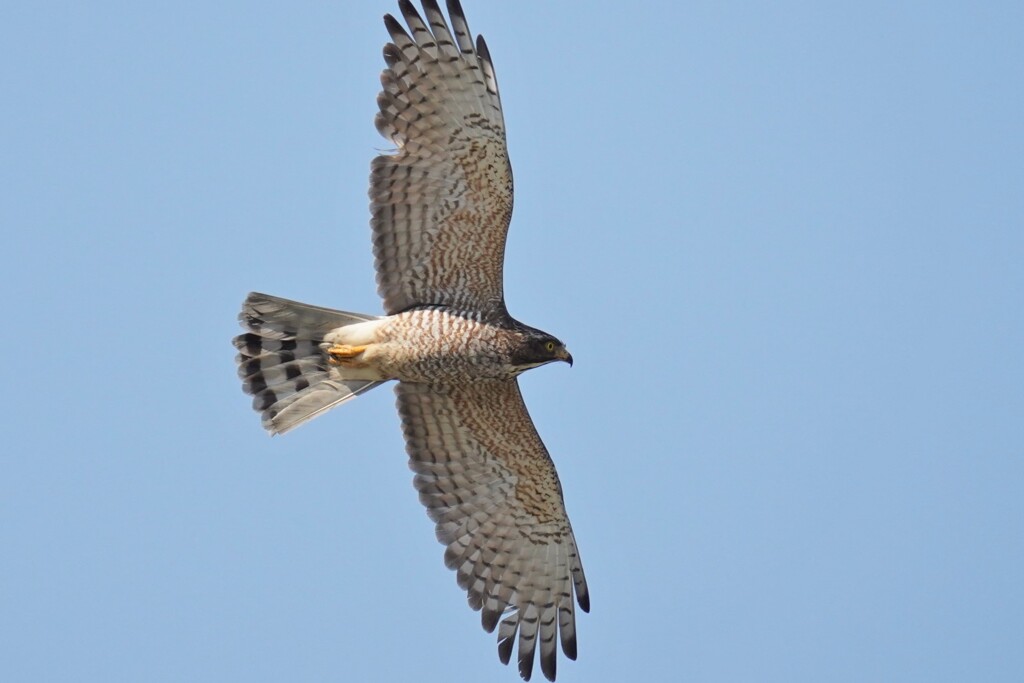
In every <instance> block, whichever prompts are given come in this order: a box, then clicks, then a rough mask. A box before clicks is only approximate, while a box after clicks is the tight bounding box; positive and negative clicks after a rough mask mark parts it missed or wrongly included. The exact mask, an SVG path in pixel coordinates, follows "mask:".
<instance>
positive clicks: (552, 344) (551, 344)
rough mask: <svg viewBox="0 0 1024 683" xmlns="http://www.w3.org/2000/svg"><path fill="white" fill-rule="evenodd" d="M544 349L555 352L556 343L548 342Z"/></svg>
mask: <svg viewBox="0 0 1024 683" xmlns="http://www.w3.org/2000/svg"><path fill="white" fill-rule="evenodd" d="M544 348H545V349H547V350H548V351H554V350H555V342H553V341H549V342H547V343H546V344H544Z"/></svg>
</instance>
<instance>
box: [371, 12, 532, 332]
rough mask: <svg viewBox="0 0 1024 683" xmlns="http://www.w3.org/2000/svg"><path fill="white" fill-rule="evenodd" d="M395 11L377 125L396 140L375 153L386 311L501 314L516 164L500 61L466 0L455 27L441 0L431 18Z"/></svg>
mask: <svg viewBox="0 0 1024 683" xmlns="http://www.w3.org/2000/svg"><path fill="white" fill-rule="evenodd" d="M399 5H400V8H401V13H402V17H403V19H404V20H405V22H406V24H407V25H408V27H409V30H408V31H407V30H406V29H405V28H404V27H403V26H402V24H401V23H399V21H398V20H397V19H395V18H394V17H392V16H391V15H388V16H386V17H385V19H384V22H385V25H386V27H387V29H388V33H389V34H390V35H391V42H390V43H389V44H388V45H386V46H385V48H384V59H385V62H386V63H387V65H388V68H387V69H385V70H384V72H383V73H382V74H381V87H382V90H381V93H380V95H379V96H378V98H377V103H378V105H379V108H380V112H379V113H378V115H377V120H376V124H377V129H378V130H379V131H380V133H381V135H383V136H384V137H386V138H388V139H389V140H391V141H392V142H394V143H395V145H396V146H397V147H398V149H397V151H396V152H395V153H393V154H382V155H380V156H378V157H377V158H376V159H374V160H373V163H372V165H371V172H370V210H371V214H372V218H371V225H372V228H373V250H374V256H375V263H376V269H377V286H378V291H379V292H380V295H381V297H382V298H383V299H384V310H385V311H386V312H387V313H388V314H393V313H398V312H401V311H403V310H406V309H408V308H410V307H412V306H416V305H446V306H451V307H452V308H455V309H458V310H474V311H481V312H483V313H485V314H490V315H493V316H500V315H504V314H505V304H504V300H503V296H504V295H503V289H502V264H503V261H504V255H505V238H506V235H507V233H508V227H509V221H510V220H511V216H512V169H511V167H510V165H509V160H508V150H507V148H506V144H505V124H504V120H503V118H502V112H501V101H500V98H499V96H498V86H497V81H496V79H495V77H494V68H493V66H492V65H491V61H490V56H489V54H488V53H487V50H486V46H485V45H484V44H483V43H482V42H478V46H477V47H474V46H473V42H472V40H471V38H470V35H471V34H470V33H469V26H468V25H467V24H466V18H465V15H464V14H463V12H462V8H461V7H460V6H459V4H458V2H449V3H448V10H449V14H450V15H451V18H452V24H453V25H454V26H455V29H454V33H453V32H452V30H451V29H450V28H449V26H448V23H447V22H446V21H445V19H444V15H443V14H442V12H441V10H440V8H439V7H438V6H437V3H436V2H433V1H432V0H427V1H426V2H424V3H423V6H424V13H425V14H426V17H427V19H426V20H424V19H423V18H422V17H421V15H420V14H419V12H417V11H416V8H415V7H413V5H412V3H411V2H409V1H408V0H401V1H400V2H399Z"/></svg>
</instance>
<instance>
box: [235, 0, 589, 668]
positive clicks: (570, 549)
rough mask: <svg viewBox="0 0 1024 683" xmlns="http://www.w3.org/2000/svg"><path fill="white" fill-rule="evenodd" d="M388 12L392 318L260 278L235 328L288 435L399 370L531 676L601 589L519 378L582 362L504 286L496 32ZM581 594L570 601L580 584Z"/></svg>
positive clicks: (450, 508)
mask: <svg viewBox="0 0 1024 683" xmlns="http://www.w3.org/2000/svg"><path fill="white" fill-rule="evenodd" d="M398 4H399V9H400V10H401V16H402V18H403V19H404V22H405V25H403V24H402V22H400V21H399V20H398V19H396V18H395V17H394V16H392V15H391V14H387V15H385V17H384V25H385V28H386V29H387V32H388V34H389V36H390V41H389V42H388V43H387V44H386V45H385V46H384V51H383V54H384V62H385V65H386V68H385V69H384V70H383V72H382V74H381V78H380V81H381V92H380V94H379V95H378V97H377V105H378V109H379V111H378V113H377V114H376V117H375V124H376V127H377V130H378V131H379V132H380V134H381V135H382V136H383V137H384V138H385V139H387V140H390V141H391V142H392V143H393V144H394V147H395V149H394V150H392V151H388V152H384V153H381V154H379V155H378V156H377V157H375V158H374V159H373V161H372V163H371V171H370V190H369V196H370V212H371V220H370V224H371V233H372V245H373V255H374V265H375V269H376V276H377V277H376V279H377V289H378V293H379V294H380V296H381V299H382V300H383V309H384V315H370V314H361V313H351V312H346V311H340V310H334V309H330V308H321V307H318V306H311V305H308V304H304V303H300V302H297V301H291V300H288V299H282V298H280V297H276V296H270V295H268V294H262V293H258V292H253V293H250V294H249V295H248V297H247V298H246V299H245V301H244V303H243V305H242V311H241V313H240V314H239V321H240V323H241V325H242V327H243V328H244V332H243V333H242V334H240V335H239V336H237V337H235V339H234V346H235V348H236V349H237V356H236V362H237V366H238V374H239V377H240V378H241V380H242V387H243V390H244V391H245V392H246V393H248V394H250V395H251V396H252V397H253V407H254V408H255V410H256V411H257V412H259V413H260V414H261V416H262V424H263V427H264V428H265V429H266V430H267V431H268V432H270V433H271V434H272V435H273V434H284V433H286V432H288V431H290V430H292V429H294V428H296V427H298V426H299V425H301V424H303V423H305V422H307V421H308V420H310V419H312V418H314V417H316V416H318V415H320V414H322V413H324V412H326V411H327V410H329V409H331V408H333V407H335V406H338V405H341V404H342V403H345V402H346V401H349V400H350V399H352V398H354V397H356V396H359V395H360V394H362V393H365V392H367V391H369V390H371V389H373V388H374V387H377V386H380V385H381V384H383V383H385V382H389V381H396V382H397V383H396V384H395V393H396V395H397V406H398V413H399V416H400V418H401V423H402V431H403V434H404V437H405V443H406V451H407V454H408V457H409V466H410V468H411V469H412V471H413V473H414V476H413V483H414V486H415V488H416V489H417V491H418V492H419V498H420V501H421V502H422V503H423V505H424V506H425V507H426V510H427V514H428V515H429V516H430V518H431V519H432V520H433V521H434V523H435V525H436V527H435V531H436V536H437V539H438V540H439V541H440V542H441V543H442V544H443V545H444V546H445V551H444V563H445V565H447V567H449V568H450V569H453V570H455V572H456V580H457V583H458V585H459V586H461V587H462V588H463V589H464V590H465V591H466V594H467V598H468V601H469V605H470V607H471V608H473V609H474V610H477V611H479V612H480V618H481V622H482V625H483V628H484V629H485V630H486V631H487V632H494V630H495V629H497V640H498V657H499V659H500V660H501V662H502V663H504V664H508V663H509V661H510V659H511V656H512V650H513V646H517V663H518V669H519V674H520V675H521V676H522V678H523V679H525V680H527V681H528V680H530V676H531V674H532V672H533V666H534V659H535V653H536V651H537V650H538V649H539V652H540V654H539V661H540V668H541V671H542V672H543V674H544V676H545V677H546V678H547V679H548V680H551V681H554V680H555V674H556V659H557V652H556V650H557V646H558V644H559V643H560V644H561V649H562V652H563V653H564V655H565V656H566V657H568V658H569V659H573V660H575V659H576V655H577V647H576V604H578V605H579V607H580V609H582V610H583V611H584V612H589V611H590V594H589V591H588V589H587V581H586V578H585V576H584V573H583V565H582V563H581V560H580V555H579V551H578V549H577V546H576V540H575V537H574V535H573V531H572V526H571V525H570V523H569V518H568V516H567V514H566V510H565V504H564V500H563V495H562V487H561V484H560V482H559V478H558V474H557V473H556V471H555V466H554V463H553V462H552V460H551V457H550V455H549V453H548V451H547V449H546V448H545V446H544V443H543V442H542V441H541V438H540V436H539V435H538V433H537V430H536V428H535V426H534V424H533V421H532V420H531V418H530V415H529V413H528V412H527V408H526V405H525V403H524V401H523V398H522V394H521V392H520V389H519V383H518V379H517V378H518V376H519V375H520V374H521V373H523V372H524V371H526V370H529V369H531V368H536V367H539V366H542V365H546V364H548V363H551V362H558V361H561V362H565V363H567V364H569V365H570V366H571V365H572V361H573V359H572V355H571V354H570V353H569V351H568V349H567V348H566V346H565V344H564V343H563V342H562V341H561V340H559V339H558V338H556V337H555V336H553V335H551V334H548V333H546V332H543V331H541V330H539V329H536V328H534V327H530V326H529V325H526V324H524V323H521V322H519V321H518V320H516V319H515V318H513V317H512V316H511V315H510V314H509V312H508V309H507V308H506V305H505V298H504V290H503V263H504V258H505V240H506V235H507V233H508V229H509V223H510V220H511V216H512V197H513V184H512V170H511V166H510V163H509V156H508V149H507V146H506V136H505V122H504V115H503V113H502V107H501V99H500V97H499V93H498V83H497V80H496V78H495V72H494V66H493V62H492V60H491V55H490V52H489V50H488V48H487V43H486V42H485V41H484V39H483V37H482V36H477V37H476V40H475V41H474V40H473V38H472V35H473V34H472V33H471V32H470V30H469V26H468V24H467V22H466V17H465V13H464V12H463V9H462V6H461V4H460V3H459V1H458V0H447V3H446V4H447V10H448V17H449V18H450V23H449V20H446V18H445V15H444V13H443V12H442V11H441V9H440V7H439V6H438V3H437V2H436V0H422V8H423V13H422V14H420V12H419V11H418V10H417V9H416V7H415V6H414V5H413V4H412V2H410V0H399V3H398ZM574 595H575V603H574V600H573V597H574Z"/></svg>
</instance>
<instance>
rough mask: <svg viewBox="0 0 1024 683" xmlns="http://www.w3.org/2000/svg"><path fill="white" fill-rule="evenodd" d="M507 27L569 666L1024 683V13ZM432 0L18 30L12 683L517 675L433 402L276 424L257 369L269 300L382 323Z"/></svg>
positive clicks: (749, 16) (534, 395)
mask: <svg viewBox="0 0 1024 683" xmlns="http://www.w3.org/2000/svg"><path fill="white" fill-rule="evenodd" d="M465 8H466V12H467V16H468V18H469V24H470V27H471V28H472V29H473V30H474V31H475V32H481V33H484V34H485V35H486V37H487V39H488V44H489V46H490V48H491V53H492V55H493V57H494V60H495V64H496V68H497V75H498V80H499V83H500V86H501V89H502V96H503V102H504V109H505V117H506V122H507V126H508V131H509V147H510V150H511V155H512V162H513V167H514V170H515V177H516V210H515V217H514V219H513V224H512V231H511V234H510V240H509V245H508V253H507V266H506V294H507V298H508V302H509V308H510V310H511V311H512V313H513V314H514V315H516V316H517V317H518V318H520V319H522V320H523V321H525V322H527V323H529V324H532V325H534V326H537V327H540V328H542V329H545V330H547V331H550V332H552V333H554V334H556V335H557V336H559V337H560V338H562V339H564V340H565V341H566V342H567V344H568V346H569V348H570V349H571V350H572V353H573V355H574V357H575V359H576V365H575V367H574V368H572V369H571V370H570V369H569V368H568V367H566V366H564V365H558V366H549V367H546V368H542V369H540V370H536V371H532V372H530V373H528V374H527V375H526V376H525V377H524V379H523V380H522V385H523V391H524V394H525V397H526V401H527V404H528V405H529V407H530V410H531V413H532V414H533V416H534V419H535V421H536V422H537V424H538V428H539V430H540V432H541V434H542V436H543V437H544V439H545V441H546V442H547V444H548V447H549V449H550V450H551V453H552V455H553V457H554V459H555V462H556V463H557V466H558V471H559V474H560V476H561V479H562V484H563V487H564V490H565V498H566V504H567V506H568V510H569V513H570V516H571V519H572V522H573V525H574V527H575V531H576V536H577V540H578V542H579V546H580V550H581V553H582V558H583V562H584V566H585V568H586V571H587V577H588V579H589V583H590V588H591V597H592V605H593V609H592V613H591V614H589V615H581V616H580V618H579V661H578V662H576V663H568V662H566V661H565V660H564V659H562V660H561V661H560V662H559V664H560V666H559V680H561V681H566V682H571V681H590V682H594V681H634V680H635V681H694V682H697V681H701V682H705V681H710V682H719V681H722V682H734V681H778V682H785V683H793V682H803V681H807V682H814V683H818V682H821V681H829V682H833V681H843V682H845V681H849V682H851V683H863V682H864V681H927V682H928V683H937V682H944V681H949V682H954V681H955V682H960V681H986V682H991V681H1021V680H1024V586H1022V577H1024V495H1022V494H1024V361H1022V348H1024V313H1022V309H1024V162H1022V159H1024V124H1022V121H1024V102H1022V97H1024V95H1022V93H1024V68H1022V65H1024V47H1022V46H1024V41H1022V40H1021V36H1022V35H1024V4H1022V3H1020V2H980V3H967V2H941V1H940V2H924V1H921V2H874V1H870V0H869V1H866V2H856V3H822V2H788V1H785V0H783V1H779V2H729V1H724V2H723V1H720V0H715V1H713V2H712V1H703V2H689V1H679V0H673V1H671V2H669V1H664V2H654V1H645V0H636V1H634V2H628V3H619V2H615V3H613V2H605V1H601V0H595V1H593V2H587V3H569V2H547V1H542V0H520V1H518V2H494V1H491V0H465ZM395 10H396V3H394V2H393V1H392V0H362V1H360V2H343V1H340V0H338V1H334V2H297V3H265V2H261V3H241V2H216V3H209V2H195V1H192V0H184V1H179V2H167V3H137V2H94V3H81V2H43V3H5V4H4V6H3V8H2V9H0V86H2V105H0V225H2V229H3V237H2V242H0V281H2V287H3V292H4V307H5V310H6V311H7V313H6V314H5V318H4V322H3V334H2V341H0V344H2V348H3V356H4V362H3V363H2V364H0V368H2V369H0V373H2V374H0V379H2V382H3V387H4V392H5V396H4V398H3V404H2V406H3V409H2V411H0V415H2V417H0V420H2V428H3V434H4V440H3V446H2V448H0V470H2V472H0V679H2V680H4V681H87V682H91V681H103V682H109V681H151V682H164V681H202V682H220V681H249V682H262V681H392V680H415V681H420V682H435V681H437V682H440V681H444V682H446V683H447V682H451V681H509V682H511V681H515V680H518V677H517V674H516V672H515V670H514V668H506V667H503V666H501V665H500V663H498V661H497V657H496V653H495V641H494V637H493V636H491V635H488V634H485V633H484V632H483V631H482V630H481V628H480V625H479V618H478V616H477V615H476V614H475V613H473V612H471V611H470V610H469V608H468V607H467V606H466V601H465V598H464V595H463V593H462V591H461V590H460V589H459V588H458V587H457V586H456V584H455V578H454V575H453V574H452V573H451V572H450V571H448V570H447V569H445V568H444V566H443V564H442V557H441V556H442V548H441V546H440V545H438V544H437V542H436V541H435V539H434V535H433V524H432V523H431V522H430V521H429V520H428V519H427V517H426V515H425V514H424V511H423V510H422V508H421V506H420V504H419V502H418V500H417V497H416V495H415V492H414V490H413V488H412V485H411V473H410V472H409V471H408V469H407V465H406V456H405V454H404V450H403V443H402V440H401V435H400V431H399V424H398V419H397V416H396V413H395V410H394V407H393V404H394V398H393V394H392V392H391V390H390V389H389V388H385V389H377V390H375V391H373V392H371V393H370V394H367V395H366V396H364V397H362V398H360V399H358V400H357V401H355V402H353V403H351V404H349V405H346V406H344V407H343V408H341V409H338V410H336V411H333V412H331V413H329V414H327V415H325V416H323V417H320V418H318V419H317V420H315V421H314V422H312V423H310V424H308V425H306V426H304V427H303V428H301V429H299V430H298V431H296V432H293V433H291V434H288V435H287V436H284V437H278V438H274V439H271V438H268V437H267V436H266V435H265V434H264V433H263V431H262V429H260V426H259V419H258V416H257V415H256V414H255V413H254V412H252V411H251V409H250V407H249V399H248V398H247V397H245V396H243V394H242V392H241V389H240V384H239V381H238V380H237V378H236V376H235V369H234V362H233V355H234V350H233V348H232V347H231V345H230V339H231V337H232V336H233V335H234V334H236V331H237V326H236V322H235V316H236V315H237V312H238V308H239V305H240V303H241V301H242V299H243V298H244V296H245V294H246V293H247V292H248V291H250V290H260V291H266V292H270V293H273V294H278V295H281V296H286V297H289V298H294V299H300V300H304V301H308V302H310V303H315V304H320V305H324V306H331V307H336V308H344V309H349V310H355V311H364V312H368V313H378V312H379V311H380V303H379V301H378V299H377V297H376V293H375V287H374V281H373V271H372V259H371V256H370V241H369V229H368V211H367V198H366V189H367V176H368V168H369V162H370V159H371V157H372V156H373V155H374V154H375V153H376V152H377V151H378V150H381V149H386V148H387V147H388V144H387V143H386V142H385V141H384V140H382V139H381V138H379V137H378V135H377V133H376V131H375V130H374V128H373V124H372V120H373V115H374V113H375V96H376V94H377V91H378V80H377V78H378V74H379V72H380V70H381V68H382V65H383V61H382V58H381V54H380V52H381V47H382V45H383V44H384V42H385V38H386V33H385V30H384V27H383V24H382V22H381V16H382V15H383V14H384V13H385V12H394V11H395ZM536 676H537V678H539V677H540V674H539V671H538V672H536Z"/></svg>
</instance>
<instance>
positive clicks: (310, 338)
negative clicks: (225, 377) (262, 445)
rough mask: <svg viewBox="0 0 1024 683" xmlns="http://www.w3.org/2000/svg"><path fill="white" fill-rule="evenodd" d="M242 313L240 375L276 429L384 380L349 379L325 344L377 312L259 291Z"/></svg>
mask: <svg viewBox="0 0 1024 683" xmlns="http://www.w3.org/2000/svg"><path fill="white" fill-rule="evenodd" d="M238 319H239V321H240V322H241V323H242V326H243V327H245V328H247V329H248V332H246V333H245V334H241V335H239V336H237V337H235V340H234V342H235V348H236V349H238V355H237V356H236V357H235V362H236V363H237V364H238V376H239V377H240V378H241V379H242V389H243V390H244V391H245V393H247V394H250V395H251V396H252V397H253V399H252V407H253V408H255V409H256V410H257V411H259V412H260V413H262V414H263V428H264V429H266V430H267V431H268V432H270V433H271V434H283V433H285V432H287V431H289V430H291V429H294V428H295V427H298V426H299V425H300V424H302V423H304V422H307V421H309V420H311V419H313V418H314V417H316V416H317V415H319V414H321V413H323V412H324V411H326V410H329V409H331V408H333V407H334V406H336V405H340V404H341V403H344V402H345V401H347V400H349V399H352V398H355V397H356V396H358V395H359V394H361V393H363V392H366V391H369V390H370V389H372V388H373V387H375V386H377V385H378V384H380V382H373V381H363V380H350V379H345V378H344V377H343V376H342V373H341V371H340V370H339V369H338V368H335V367H332V366H330V365H329V364H328V363H327V357H326V356H325V355H324V352H323V350H322V349H321V346H320V345H321V343H322V342H323V338H324V335H326V334H327V333H328V332H330V331H331V330H333V329H336V328H339V327H344V326H346V325H350V324H353V323H357V322H365V321H367V320H374V319H375V316H370V315H362V314H359V313H348V312H345V311H335V310H332V309H330V308H320V307H319V306H310V305H309V304H303V303H299V302H298V301H290V300H288V299H281V298H279V297H276V296H270V295H268V294H260V293H257V292H253V293H252V294H250V295H249V296H248V298H246V300H245V303H244V304H242V312H241V313H240V314H239V315H238Z"/></svg>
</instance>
